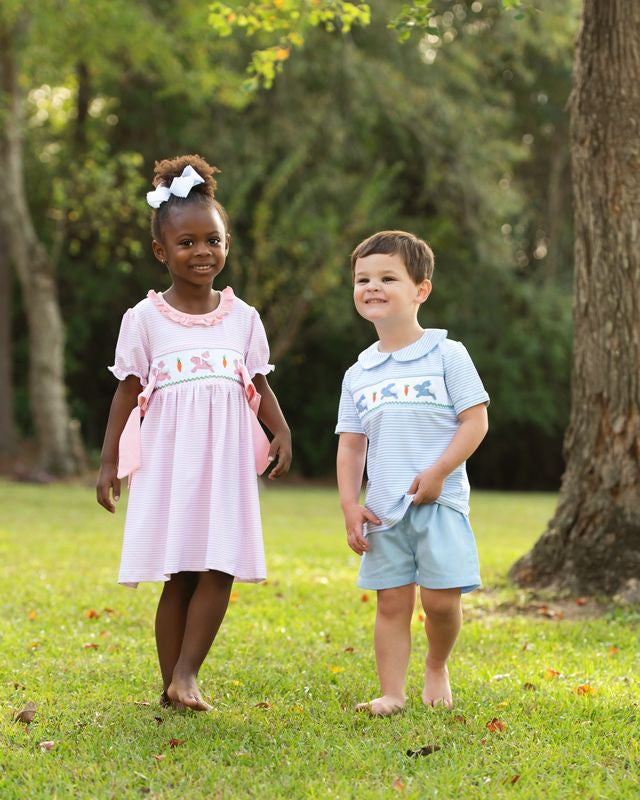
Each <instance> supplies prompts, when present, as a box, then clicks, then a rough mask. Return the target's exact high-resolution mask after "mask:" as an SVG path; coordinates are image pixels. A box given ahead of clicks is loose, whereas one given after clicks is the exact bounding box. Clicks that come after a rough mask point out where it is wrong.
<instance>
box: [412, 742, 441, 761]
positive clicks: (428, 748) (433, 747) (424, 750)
mask: <svg viewBox="0 0 640 800" xmlns="http://www.w3.org/2000/svg"><path fill="white" fill-rule="evenodd" d="M438 750H442V748H441V747H440V745H439V744H425V745H423V746H422V747H419V748H418V749H417V750H407V755H408V756H409V758H420V756H430V755H431V753H436V752H437V751H438Z"/></svg>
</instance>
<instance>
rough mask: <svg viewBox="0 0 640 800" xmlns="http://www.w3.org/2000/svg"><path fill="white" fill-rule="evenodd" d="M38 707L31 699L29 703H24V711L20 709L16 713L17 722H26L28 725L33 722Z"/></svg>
mask: <svg viewBox="0 0 640 800" xmlns="http://www.w3.org/2000/svg"><path fill="white" fill-rule="evenodd" d="M37 708H38V706H37V705H36V704H35V703H34V702H33V700H29V702H28V703H25V704H24V708H23V709H22V711H18V713H17V714H16V715H15V717H14V720H15V721H16V722H24V724H25V725H28V724H29V723H30V722H33V718H34V717H35V715H36V709H37Z"/></svg>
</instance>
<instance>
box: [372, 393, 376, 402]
mask: <svg viewBox="0 0 640 800" xmlns="http://www.w3.org/2000/svg"><path fill="white" fill-rule="evenodd" d="M376 394H377V392H374V393H373V402H374V403H375V402H376Z"/></svg>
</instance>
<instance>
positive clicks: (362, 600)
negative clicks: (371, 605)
mask: <svg viewBox="0 0 640 800" xmlns="http://www.w3.org/2000/svg"><path fill="white" fill-rule="evenodd" d="M360 602H361V603H368V602H369V595H368V594H367V593H366V592H365V593H364V594H363V595H362V597H361V598H360Z"/></svg>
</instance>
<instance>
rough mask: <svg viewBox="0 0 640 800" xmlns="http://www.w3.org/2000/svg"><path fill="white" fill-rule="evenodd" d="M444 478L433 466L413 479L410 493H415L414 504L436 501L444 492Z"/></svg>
mask: <svg viewBox="0 0 640 800" xmlns="http://www.w3.org/2000/svg"><path fill="white" fill-rule="evenodd" d="M443 486H444V478H443V477H442V475H441V474H440V473H438V472H436V471H434V469H433V468H431V469H425V471H424V472H421V473H420V474H419V475H416V477H415V478H414V479H413V483H412V484H411V486H410V487H409V494H412V495H414V498H413V501H412V502H413V504H414V505H415V506H420V505H423V504H427V503H434V502H435V501H436V500H437V499H438V498H439V497H440V495H441V494H442V487H443Z"/></svg>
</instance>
